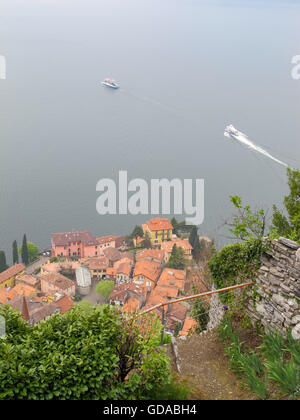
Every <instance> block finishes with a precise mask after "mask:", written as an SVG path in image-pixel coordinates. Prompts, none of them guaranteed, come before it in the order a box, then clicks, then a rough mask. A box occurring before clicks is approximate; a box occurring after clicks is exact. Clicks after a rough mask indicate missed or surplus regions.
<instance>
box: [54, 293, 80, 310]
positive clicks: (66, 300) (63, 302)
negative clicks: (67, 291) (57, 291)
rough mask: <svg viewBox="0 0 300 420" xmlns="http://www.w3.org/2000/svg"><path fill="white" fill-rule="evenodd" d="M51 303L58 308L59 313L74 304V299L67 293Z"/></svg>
mask: <svg viewBox="0 0 300 420" xmlns="http://www.w3.org/2000/svg"><path fill="white" fill-rule="evenodd" d="M53 303H54V305H56V306H58V307H59V308H60V313H61V314H64V313H66V312H68V311H69V310H70V309H71V308H73V306H74V305H75V303H74V301H73V300H72V299H71V298H70V297H69V296H67V295H66V296H64V297H62V298H61V299H59V300H57V301H56V302H53Z"/></svg>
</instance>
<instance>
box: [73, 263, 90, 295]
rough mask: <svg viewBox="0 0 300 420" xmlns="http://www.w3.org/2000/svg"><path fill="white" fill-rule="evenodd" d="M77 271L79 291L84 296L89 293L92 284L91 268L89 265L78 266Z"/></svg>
mask: <svg viewBox="0 0 300 420" xmlns="http://www.w3.org/2000/svg"><path fill="white" fill-rule="evenodd" d="M75 273H76V283H77V287H78V293H79V294H80V295H84V296H86V295H88V294H89V292H90V290H91V285H92V279H91V274H90V270H89V269H88V268H87V267H77V268H76V270H75Z"/></svg>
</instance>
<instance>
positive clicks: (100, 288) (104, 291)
mask: <svg viewBox="0 0 300 420" xmlns="http://www.w3.org/2000/svg"><path fill="white" fill-rule="evenodd" d="M114 285H115V283H114V282H113V281H112V280H101V281H100V282H99V283H98V284H97V286H96V292H97V293H98V295H100V296H103V297H104V298H105V299H108V298H109V296H110V295H111V292H112V291H113V289H114Z"/></svg>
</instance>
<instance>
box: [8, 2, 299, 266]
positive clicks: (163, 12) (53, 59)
mask: <svg viewBox="0 0 300 420" xmlns="http://www.w3.org/2000/svg"><path fill="white" fill-rule="evenodd" d="M299 22H300V1H288V0H282V1H281V0H277V1H275V0H261V1H258V0H257V1H254V0H223V1H221V0H219V1H217V0H209V1H203V0H43V1H42V2H41V1H40V0H26V1H24V0H1V5H0V54H2V55H4V56H5V57H6V60H7V79H6V80H0V141H1V148H0V249H1V248H2V249H5V250H6V252H7V257H8V258H9V259H10V254H11V243H12V241H13V240H14V239H17V240H18V241H19V242H20V241H21V239H22V235H23V233H24V232H26V233H27V235H28V239H29V240H32V241H34V242H35V243H37V244H38V245H39V246H40V247H46V246H48V245H49V236H50V234H51V232H59V231H67V230H71V229H90V230H91V231H92V232H93V233H95V234H98V235H100V234H109V233H127V232H128V231H129V230H131V229H132V227H133V225H135V224H136V223H141V222H143V221H145V220H146V219H147V217H145V216H138V217H133V216H99V215H98V214H97V212H96V199H97V196H98V193H96V183H97V181H98V180H99V179H100V178H103V177H109V178H116V177H117V174H118V171H119V170H120V169H126V170H128V175H129V178H133V177H141V178H144V179H147V180H150V179H151V178H153V177H155V178H156V177H167V178H169V179H171V178H175V177H179V178H182V179H183V178H204V179H205V183H206V189H205V210H206V215H205V222H204V224H203V225H202V226H201V229H200V232H202V233H204V234H209V235H212V236H214V237H217V238H220V231H219V230H218V229H217V228H218V226H219V225H220V224H222V220H223V219H224V218H225V217H226V216H228V215H229V214H230V211H231V206H230V204H229V201H228V196H229V195H232V194H234V195H235V194H239V195H241V196H242V197H243V198H244V199H245V201H247V202H249V203H250V204H257V205H263V206H265V207H266V208H271V207H272V204H273V203H277V204H279V203H280V202H281V201H282V197H283V195H284V194H285V193H286V192H287V188H286V179H285V169H284V168H283V167H281V166H280V165H278V164H277V163H275V162H273V161H271V160H268V159H267V158H265V157H262V156H260V155H257V154H254V153H253V152H251V151H249V150H247V149H245V148H244V147H243V146H241V145H239V144H237V143H235V142H234V141H229V140H228V139H226V138H225V137H224V136H223V131H224V127H225V125H226V124H228V123H233V124H234V125H235V126H236V127H238V128H239V129H240V130H241V131H243V132H245V133H247V134H248V136H249V137H250V138H251V139H252V140H253V141H254V142H256V143H257V144H259V145H261V146H266V147H268V148H269V149H268V150H270V151H272V152H273V154H275V156H277V157H279V158H281V159H282V160H285V161H287V163H289V164H291V165H293V166H295V165H296V161H295V159H297V160H298V165H299V161H300V143H299V132H300V119H299V111H300V80H293V79H292V77H291V69H292V64H291V59H292V57H293V56H294V55H297V54H300V25H299ZM105 77H113V78H115V79H117V80H118V81H120V83H121V85H122V89H121V90H120V91H112V90H109V89H105V88H103V87H101V85H100V81H101V80H103V79H104V78H105Z"/></svg>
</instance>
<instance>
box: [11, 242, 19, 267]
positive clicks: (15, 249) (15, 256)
mask: <svg viewBox="0 0 300 420" xmlns="http://www.w3.org/2000/svg"><path fill="white" fill-rule="evenodd" d="M12 248H13V264H18V263H19V254H18V245H17V241H13V244H12Z"/></svg>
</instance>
